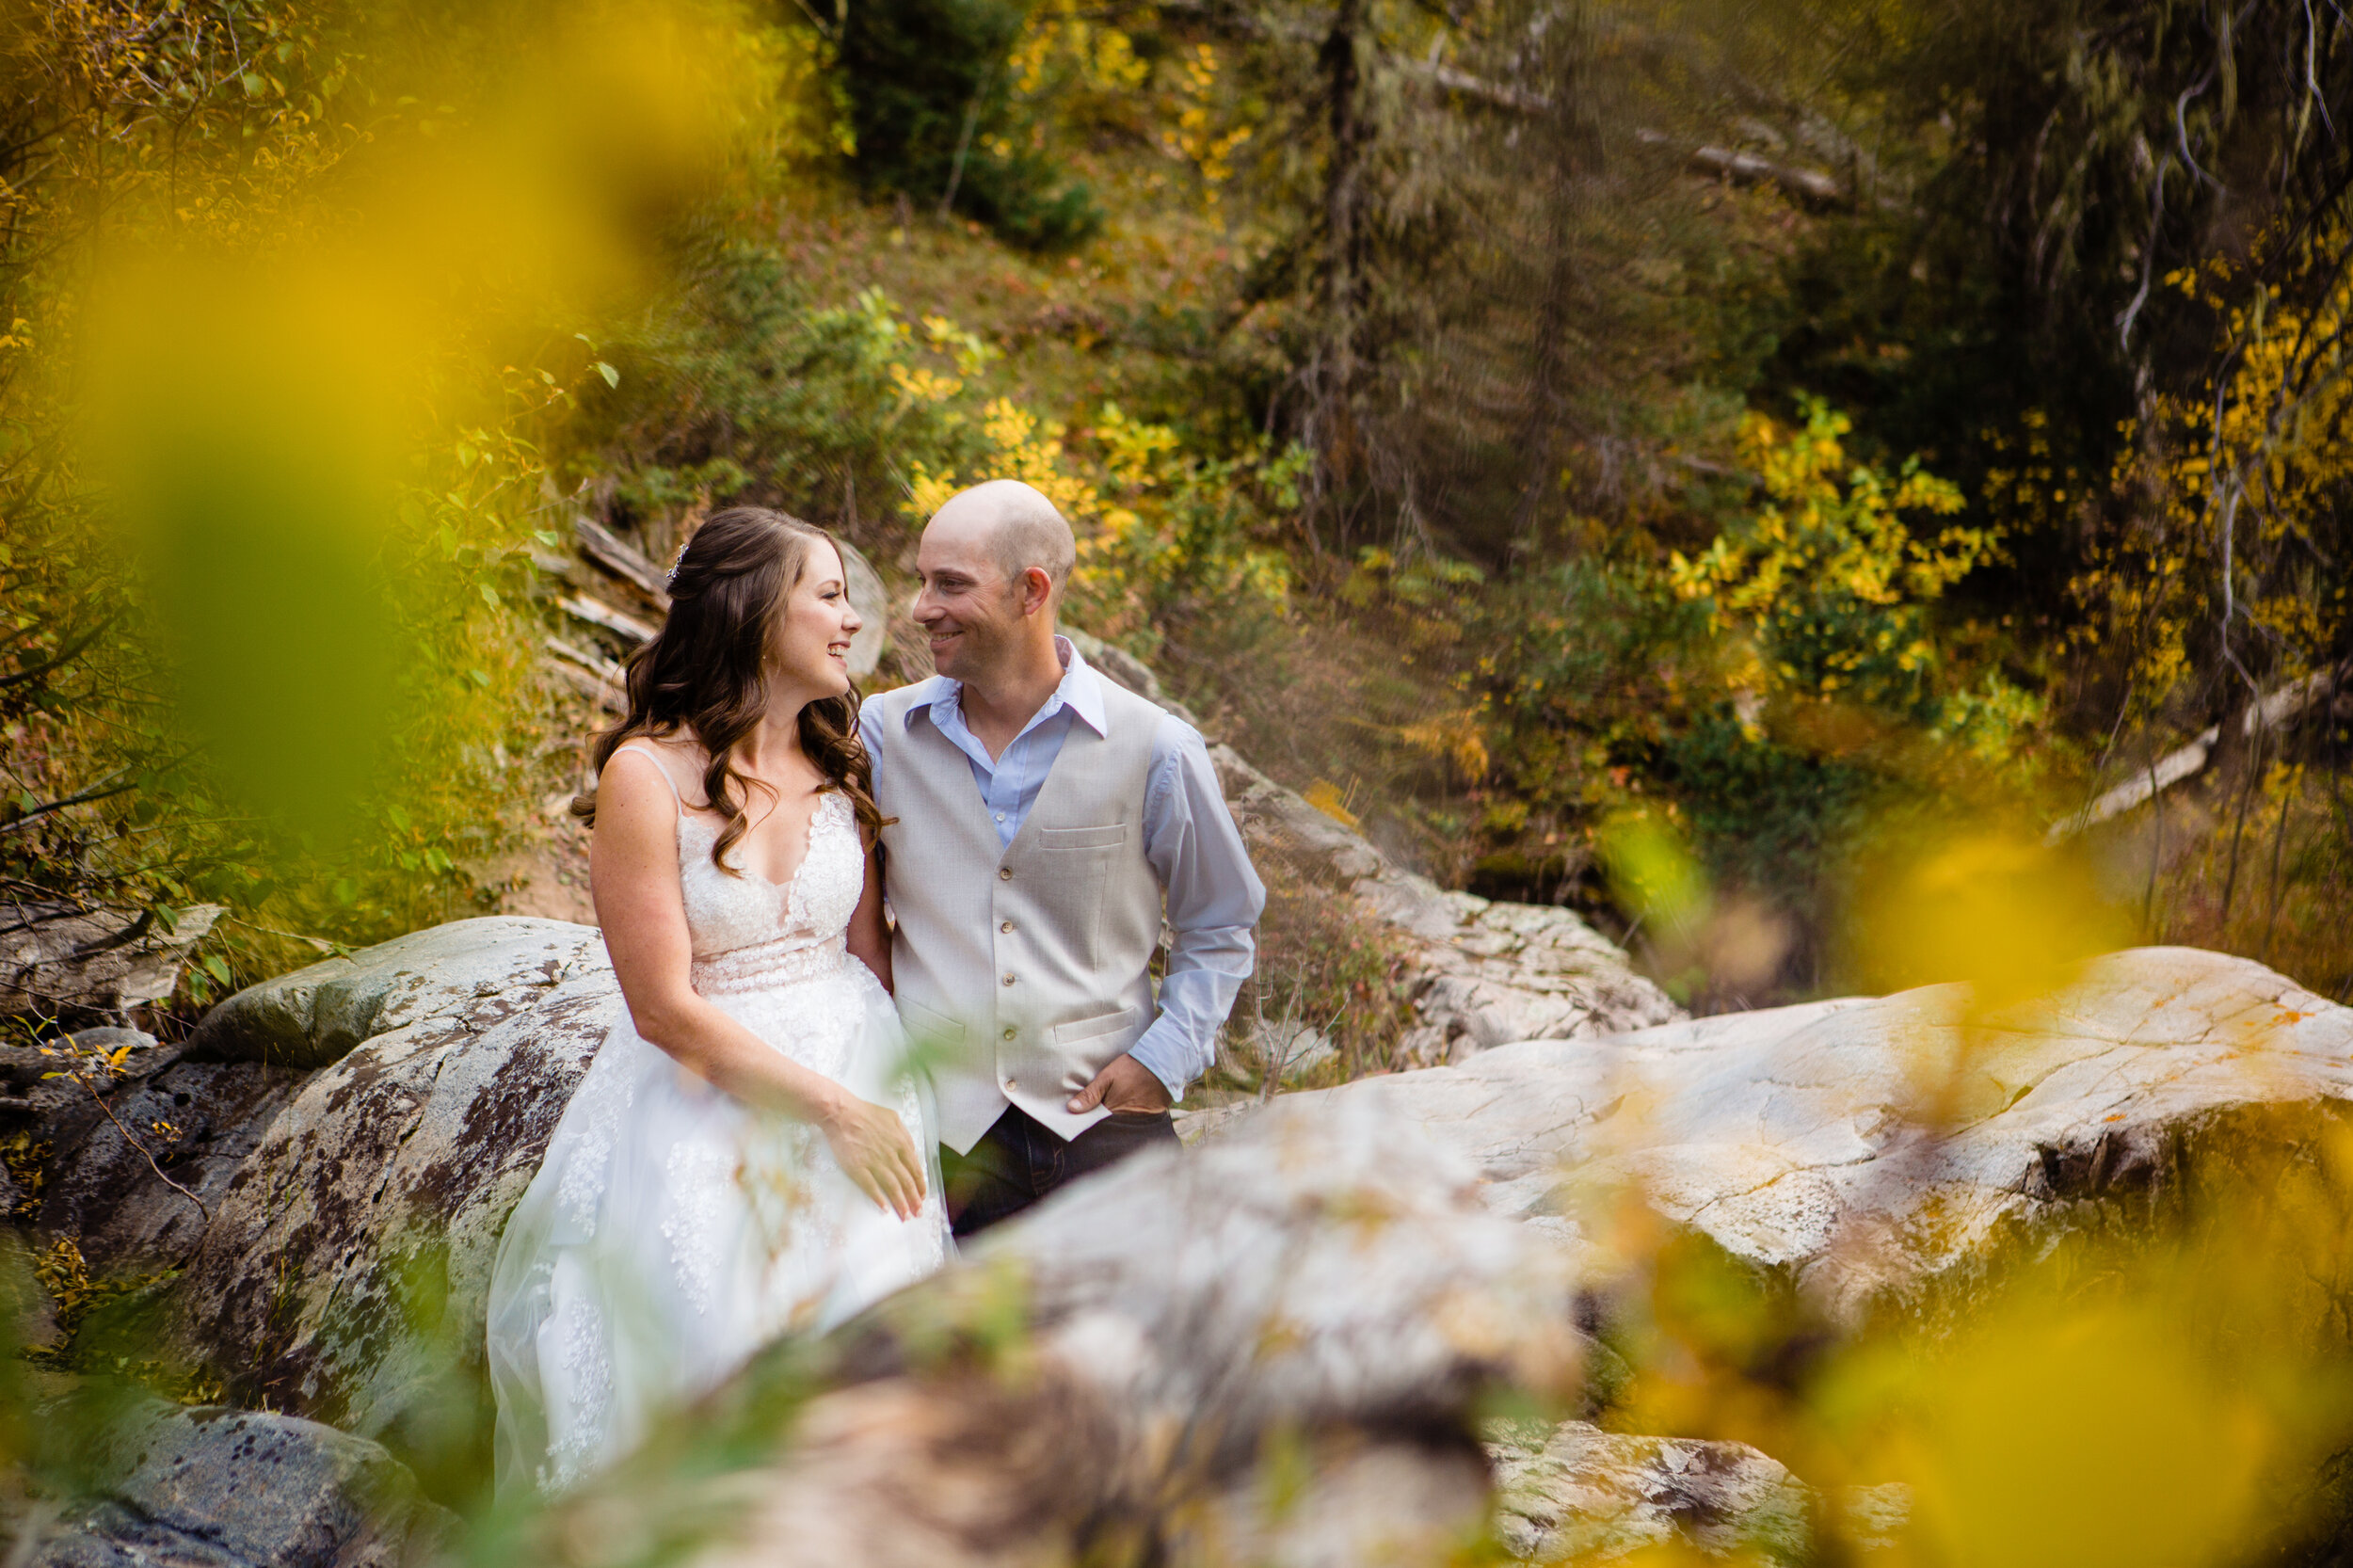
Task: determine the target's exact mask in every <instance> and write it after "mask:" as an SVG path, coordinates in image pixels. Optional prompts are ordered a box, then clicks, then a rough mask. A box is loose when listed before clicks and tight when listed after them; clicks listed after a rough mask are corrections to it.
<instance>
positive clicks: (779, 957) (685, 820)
mask: <svg viewBox="0 0 2353 1568" xmlns="http://www.w3.org/2000/svg"><path fill="white" fill-rule="evenodd" d="M718 837H719V819H718V818H716V817H714V816H712V815H711V814H710V813H709V812H707V811H685V810H681V811H680V813H679V822H678V859H679V882H680V887H681V888H682V890H683V891H684V893H685V895H686V929H687V932H688V934H689V935H690V936H692V937H693V939H694V944H695V968H694V979H695V989H696V990H697V991H700V992H702V993H703V994H704V995H706V996H708V995H712V994H713V993H714V992H721V991H732V990H739V989H747V988H750V987H753V986H766V985H776V984H788V983H790V982H792V981H794V980H799V979H805V978H808V977H809V976H813V975H816V974H821V973H825V972H829V971H830V970H831V969H833V968H836V967H837V966H839V964H840V961H841V955H842V952H843V946H842V939H843V937H844V936H845V935H846V934H847V933H848V931H849V927H850V916H851V915H852V914H853V913H854V912H855V911H856V908H857V901H858V894H859V893H860V892H861V891H863V890H864V888H865V883H866V856H865V853H864V851H863V849H862V848H861V847H860V845H859V843H858V832H857V814H856V810H855V809H853V808H852V807H851V805H850V797H849V796H847V795H845V794H843V793H841V792H840V791H838V790H837V791H833V792H830V793H827V794H824V795H822V796H820V797H818V801H817V809H816V811H815V812H814V813H813V814H812V815H811V816H810V818H809V824H808V853H807V854H806V855H805V856H803V858H802V860H801V865H800V869H799V870H798V871H796V872H793V873H792V880H791V881H789V882H787V883H786V884H785V885H784V886H782V887H778V886H777V885H776V883H773V882H771V881H769V880H768V879H767V878H766V877H764V876H761V875H760V874H759V873H758V872H751V871H744V872H742V873H741V874H740V875H733V876H730V875H729V874H728V873H727V872H723V871H721V870H720V869H719V868H718V867H717V866H715V865H713V864H712V859H711V846H712V843H713V842H715V841H716V840H717V839H718Z"/></svg>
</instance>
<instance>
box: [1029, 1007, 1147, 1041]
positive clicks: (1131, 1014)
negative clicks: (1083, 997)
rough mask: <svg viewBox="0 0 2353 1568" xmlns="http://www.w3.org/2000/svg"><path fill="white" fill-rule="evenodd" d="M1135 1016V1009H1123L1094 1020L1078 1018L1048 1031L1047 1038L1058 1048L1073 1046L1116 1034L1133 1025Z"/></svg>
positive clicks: (1097, 1016)
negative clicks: (1082, 1041) (1083, 1041)
mask: <svg viewBox="0 0 2353 1568" xmlns="http://www.w3.org/2000/svg"><path fill="white" fill-rule="evenodd" d="M1135 1016H1136V1010H1135V1009H1134V1008H1132V1007H1123V1008H1121V1009H1120V1010H1119V1011H1118V1012H1116V1013H1101V1014H1097V1015H1096V1016H1094V1017H1092V1018H1076V1019H1073V1020H1072V1021H1071V1022H1069V1023H1066V1024H1056V1025H1055V1026H1054V1027H1053V1028H1052V1029H1050V1030H1048V1031H1047V1037H1048V1039H1050V1040H1052V1041H1053V1042H1054V1044H1056V1045H1058V1046H1073V1045H1077V1044H1078V1043H1079V1042H1080V1041H1081V1040H1093V1039H1096V1038H1099V1037H1100V1036H1102V1035H1105V1034H1116V1033H1118V1032H1120V1031H1121V1030H1123V1029H1126V1028H1127V1027H1128V1025H1130V1024H1131V1023H1133V1022H1134V1021H1135Z"/></svg>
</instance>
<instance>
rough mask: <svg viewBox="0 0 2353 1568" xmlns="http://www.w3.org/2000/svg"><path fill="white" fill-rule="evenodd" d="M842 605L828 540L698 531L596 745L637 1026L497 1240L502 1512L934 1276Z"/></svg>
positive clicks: (930, 1160)
mask: <svg viewBox="0 0 2353 1568" xmlns="http://www.w3.org/2000/svg"><path fill="white" fill-rule="evenodd" d="M846 584H847V579H846V576H845V574H844V572H843V570H842V567H841V557H840V552H839V551H838V550H836V549H835V547H834V543H833V540H832V539H831V537H830V536H827V535H826V534H825V533H824V531H823V530H821V529H817V528H812V527H810V526H808V524H806V523H803V522H798V521H795V520H792V519H791V518H787V517H784V516H782V515H781V514H778V513H776V512H768V511H761V510H759V509H757V508H751V507H738V508H734V509H731V510H728V511H724V512H720V513H718V514H717V515H715V516H713V517H712V518H711V519H710V520H708V521H706V522H705V523H704V524H703V525H702V527H701V528H700V529H699V530H698V531H697V532H696V534H695V536H694V539H693V542H692V543H690V544H689V545H688V546H687V547H686V549H685V550H684V552H681V554H680V557H679V561H678V565H677V566H676V567H675V568H672V574H671V586H670V593H671V605H670V616H669V621H668V624H667V625H666V626H664V628H663V630H662V632H661V634H660V635H659V636H657V637H656V638H655V639H654V640H653V642H652V643H650V644H648V646H647V647H646V648H644V649H643V650H641V651H640V652H639V654H638V655H637V657H636V658H635V659H634V660H633V661H632V663H631V665H630V671H629V715H628V717H627V718H626V719H625V720H624V721H623V722H622V723H620V724H619V725H617V726H616V727H615V728H613V729H612V730H611V731H609V732H608V733H606V734H605V735H604V736H603V737H602V738H601V739H600V741H599V742H598V744H597V748H596V757H597V763H598V769H599V776H598V784H597V789H596V792H595V794H594V795H593V797H591V799H590V800H589V801H588V802H586V803H584V804H583V805H581V806H579V807H576V809H580V810H582V811H583V812H584V814H585V815H586V816H587V817H588V820H589V821H590V823H591V824H592V825H593V827H594V829H595V834H594V838H593V839H592V840H591V843H590V848H589V876H590V884H591V887H592V888H593V890H594V892H595V895H596V902H597V915H598V919H599V920H600V922H601V923H602V925H603V927H604V939H605V946H606V948H607V949H608V950H609V951H610V952H611V953H612V955H613V968H614V971H615V973H616V975H617V976H618V977H619V980H620V984H621V995H622V998H623V1000H625V1001H626V1002H627V1003H628V1008H629V1011H628V1015H627V1016H625V1017H624V1018H622V1019H621V1020H620V1021H619V1022H617V1023H616V1024H615V1025H614V1027H613V1032H612V1033H611V1034H609V1035H608V1036H607V1037H606V1039H605V1042H604V1045H603V1047H602V1048H600V1050H599V1051H598V1052H597V1056H596V1060H595V1061H594V1062H593V1063H592V1064H590V1066H589V1068H588V1072H587V1075H586V1076H585V1077H584V1079H583V1080H581V1085H580V1088H579V1090H578V1092H577V1093H576V1094H575V1095H574V1096H573V1097H572V1101H571V1103H570V1105H569V1106H568V1107H567V1108H566V1109H565V1112H564V1117H563V1120H562V1121H561V1122H560V1123H559V1124H558V1125H557V1127H556V1129H555V1136H554V1138H553V1139H552V1141H551V1142H550V1143H549V1144H548V1151H547V1155H546V1158H545V1159H544V1160H543V1161H542V1162H541V1164H540V1166H539V1172H538V1175H537V1176H535V1177H534V1178H533V1179H532V1183H531V1188H530V1191H529V1192H526V1193H525V1194H524V1195H523V1200H522V1202H521V1203H520V1205H519V1206H518V1207H517V1208H516V1209H515V1212H514V1215H513V1217H512V1218H511V1219H510V1220H508V1222H507V1225H506V1232H505V1235H504V1238H503V1239H502V1240H501V1241H500V1245H499V1255H498V1263H497V1266H496V1268H495V1270H494V1272H493V1273H492V1277H491V1282H490V1299H489V1332H488V1351H489V1365H490V1381H491V1385H492V1388H493V1390H494V1392H495V1393H496V1395H497V1399H498V1440H497V1464H498V1488H499V1491H500V1492H501V1493H502V1494H507V1493H511V1492H515V1491H520V1490H522V1489H525V1488H528V1487H533V1486H536V1487H537V1488H539V1489H540V1490H542V1491H546V1492H554V1491H559V1490H562V1489H564V1488H567V1487H569V1486H571V1485H573V1484H574V1483H576V1482H578V1481H579V1480H582V1479H583V1478H584V1477H585V1476H586V1475H588V1474H589V1473H591V1472H592V1471H594V1470H596V1469H598V1468H600V1466H602V1465H604V1464H607V1463H609V1462H611V1461H612V1460H615V1459H617V1458H619V1457H620V1456H621V1455H622V1454H624V1453H626V1452H627V1451H628V1450H629V1449H630V1448H632V1447H633V1446H634V1445H635V1443H636V1442H637V1440H638V1439H639V1438H640V1437H642V1436H643V1435H644V1433H645V1432H646V1429H647V1426H648V1422H649V1421H650V1420H652V1419H653V1418H654V1417H656V1416H658V1415H659V1414H660V1413H661V1412H662V1411H664V1410H665V1409H668V1408H672V1407H675V1406H676V1405H677V1404H679V1403H680V1402H681V1401H683V1400H688V1399H691V1398H693V1397H694V1396H695V1395H696V1394H699V1393H701V1392H703V1391H704V1390H706V1389H708V1388H710V1387H711V1386H712V1385H713V1384H716V1383H718V1382H719V1381H720V1380H722V1379H723V1378H725V1377H726V1376H727V1375H728V1373H730V1372H732V1371H733V1370H735V1369H736V1368H738V1367H739V1366H741V1365H742V1364H743V1363H744V1360H745V1359H746V1358H748V1357H749V1355H750V1354H751V1352H753V1351H754V1350H755V1349H757V1348H758V1347H759V1346H760V1344H761V1343H762V1342H763V1341H765V1340H767V1339H769V1338H772V1337H774V1336H777V1335H779V1334H786V1333H813V1332H821V1331H823V1330H824V1329H827V1328H830V1327H831V1326H833V1325H834V1324H836V1323H838V1322H840V1321H841V1320H843V1319H845V1318H847V1317H849V1316H850V1315H852V1314H853V1313H856V1312H857V1311H858V1310H859V1309H861V1308H862V1307H864V1306H866V1305H867V1304H870V1303H872V1302H873V1301H875V1300H877V1299H879V1298H881V1297H882V1296H885V1295H887V1294H888V1293H889V1292H891V1291H893V1290H895V1289H897V1288H900V1287H901V1286H903V1285H905V1284H907V1283H909V1282H911V1281H913V1280H915V1279H918V1278H920V1277H921V1276H922V1275H924V1274H926V1273H929V1272H932V1271H933V1270H935V1269H937V1268H938V1267H939V1266H940V1265H941V1263H942V1262H943V1261H944V1260H945V1257H946V1256H947V1252H948V1248H949V1245H950V1243H949V1240H948V1222H947V1219H946V1217H945V1211H944V1209H943V1208H942V1205H941V1202H940V1198H939V1176H938V1171H937V1168H936V1162H937V1155H936V1148H937V1140H936V1136H935V1131H934V1128H933V1119H932V1112H931V1107H930V1102H929V1099H928V1097H927V1095H926V1093H925V1091H924V1089H923V1087H922V1084H921V1080H920V1078H919V1077H918V1076H917V1075H916V1074H914V1073H913V1072H912V1070H911V1068H910V1064H908V1062H907V1060H906V1056H907V1049H906V1041H905V1039H904V1036H903V1035H902V1033H901V1032H900V1028H899V1023H898V1018H897V1015H896V1014H895V1013H894V1011H893V1010H892V1007H891V1003H890V999H889V997H888V995H887V994H886V993H887V991H888V986H889V983H890V944H889V940H888V936H887V935H886V934H885V931H884V927H883V916H882V879H881V876H880V874H879V868H878V867H877V866H876V864H875V853H874V849H873V844H874V841H875V836H876V834H877V833H878V831H879V830H880V828H881V826H882V817H881V815H880V813H879V812H878V811H877V810H876V809H875V807H874V802H873V797H872V792H871V790H870V782H871V777H872V775H871V772H870V769H869V765H868V762H867V758H866V754H865V752H864V750H863V749H862V747H861V746H860V745H859V744H858V740H857V728H856V699H855V698H854V697H852V696H851V695H850V675H849V667H848V664H847V663H846V662H845V660H844V655H845V653H846V652H847V651H848V648H849V642H850V636H851V634H852V633H853V632H856V630H857V629H858V625H859V621H858V616H857V613H856V611H855V610H853V609H852V608H851V607H850V600H849V593H848V589H847V585H846Z"/></svg>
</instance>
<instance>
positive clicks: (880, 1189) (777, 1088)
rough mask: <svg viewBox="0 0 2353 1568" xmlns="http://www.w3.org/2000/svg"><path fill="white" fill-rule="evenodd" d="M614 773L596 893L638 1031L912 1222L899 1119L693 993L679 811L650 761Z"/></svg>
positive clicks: (593, 861)
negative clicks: (783, 1116)
mask: <svg viewBox="0 0 2353 1568" xmlns="http://www.w3.org/2000/svg"><path fill="white" fill-rule="evenodd" d="M619 762H620V759H619V757H618V756H616V758H615V759H614V764H619ZM614 764H608V765H607V766H606V768H605V770H604V774H603V776H602V777H601V778H600V780H599V781H598V784H597V825H596V831H595V832H594V833H593V834H592V835H591V836H590V838H589V840H588V886H589V890H590V891H591V892H592V893H593V894H594V895H595V896H596V902H597V919H598V920H599V922H600V924H602V925H603V927H604V945H605V951H606V952H610V953H611V954H612V955H613V972H614V973H615V974H616V976H618V977H619V979H620V983H621V1000H624V1001H626V1002H627V1003H628V1004H629V1015H630V1020H631V1022H632V1024H633V1025H634V1026H635V1027H636V1030H637V1032H638V1033H639V1034H640V1035H642V1036H644V1037H645V1038H646V1039H647V1040H648V1041H650V1042H652V1043H653V1044H654V1045H655V1046H658V1047H660V1048H661V1049H662V1050H663V1051H664V1052H665V1053H666V1054H668V1055H669V1056H670V1057H671V1058H672V1059H673V1060H674V1061H676V1062H677V1063H678V1064H680V1066H682V1067H684V1068H686V1070H687V1071H689V1072H691V1073H694V1074H695V1075H696V1076H697V1077H699V1078H701V1079H703V1080H707V1081H709V1082H711V1083H714V1084H716V1085H718V1086H719V1087H720V1088H721V1089H724V1090H726V1091H727V1092H728V1094H730V1095H733V1096H735V1097H736V1098H738V1099H741V1100H744V1101H745V1102H746V1103H748V1104H753V1105H761V1106H773V1107H776V1108H778V1109H780V1110H782V1111H784V1112H787V1113H788V1114H791V1115H793V1116H797V1117H799V1118H801V1119H802V1120H804V1121H807V1122H809V1123H812V1124H813V1125H815V1126H816V1127H817V1128H820V1129H821V1130H823V1131H824V1134H825V1139H826V1141H827V1142H828V1143H829V1144H832V1145H833V1151H834V1157H835V1159H836V1160H839V1161H840V1165H841V1168H842V1169H843V1170H844V1171H845V1172H846V1173H848V1175H849V1176H850V1178H851V1179H852V1180H854V1181H856V1183H857V1184H858V1185H859V1186H860V1187H862V1188H864V1189H865V1190H866V1192H867V1195H868V1196H869V1197H872V1199H873V1200H874V1201H875V1202H876V1203H878V1204H880V1205H881V1206H882V1207H884V1208H889V1209H892V1210H895V1211H896V1212H897V1213H899V1214H900V1215H902V1216H903V1217H904V1216H911V1215H913V1214H914V1213H915V1212H916V1211H917V1210H918V1209H920V1208H921V1207H922V1203H923V1166H922V1161H921V1160H920V1159H919V1158H918V1157H917V1154H916V1150H915V1144H914V1143H913V1141H912V1140H910V1139H909V1138H908V1137H907V1133H906V1128H905V1126H904V1124H903V1123H901V1121H900V1120H899V1118H898V1116H897V1114H896V1113H895V1112H889V1111H886V1110H884V1109H883V1108H882V1107H880V1106H878V1105H872V1104H869V1103H868V1102H867V1101H865V1100H862V1099H860V1098H859V1097H858V1096H856V1095H853V1094H852V1093H850V1092H849V1091H848V1090H847V1089H845V1088H843V1087H842V1086H841V1085H840V1084H839V1083H836V1082H835V1081H834V1080H831V1079H829V1078H827V1077H825V1076H824V1074H823V1073H815V1072H811V1071H809V1070H808V1068H807V1067H804V1066H802V1065H800V1064H798V1063H795V1062H792V1061H791V1060H789V1059H788V1058H786V1057H785V1056H783V1055H782V1054H780V1053H779V1052H778V1051H776V1049H775V1048H773V1047H771V1046H769V1045H768V1044H766V1043H765V1042H764V1041H762V1040H761V1039H760V1037H759V1036H758V1035H756V1034H754V1033H753V1032H751V1031H750V1030H748V1029H745V1028H744V1026H743V1025H742V1024H740V1023H737V1022H736V1021H735V1020H734V1019H733V1018H731V1017H729V1016H728V1015H727V1014H726V1013H724V1012H722V1011H720V1010H719V1009H718V1008H716V1007H713V1006H712V1004H711V1003H710V1002H708V1001H706V1000H704V999H703V998H702V997H700V996H698V995H696V991H695V988H694V985H693V984H692V983H691V982H690V980H689V973H690V966H691V965H692V963H693V961H694V943H693V940H692V938H691V937H690V936H688V934H687V930H686V900H685V896H684V894H683V893H682V892H681V891H680V887H679V863H678V803H677V801H676V800H675V799H674V798H673V797H672V795H671V793H670V791H669V788H668V786H667V785H665V784H664V782H663V781H662V780H661V779H659V778H656V777H654V776H652V772H651V770H652V768H653V767H654V766H656V765H657V764H655V763H654V762H653V760H652V759H651V758H644V759H642V760H639V761H638V762H635V763H632V764H626V765H614Z"/></svg>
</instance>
